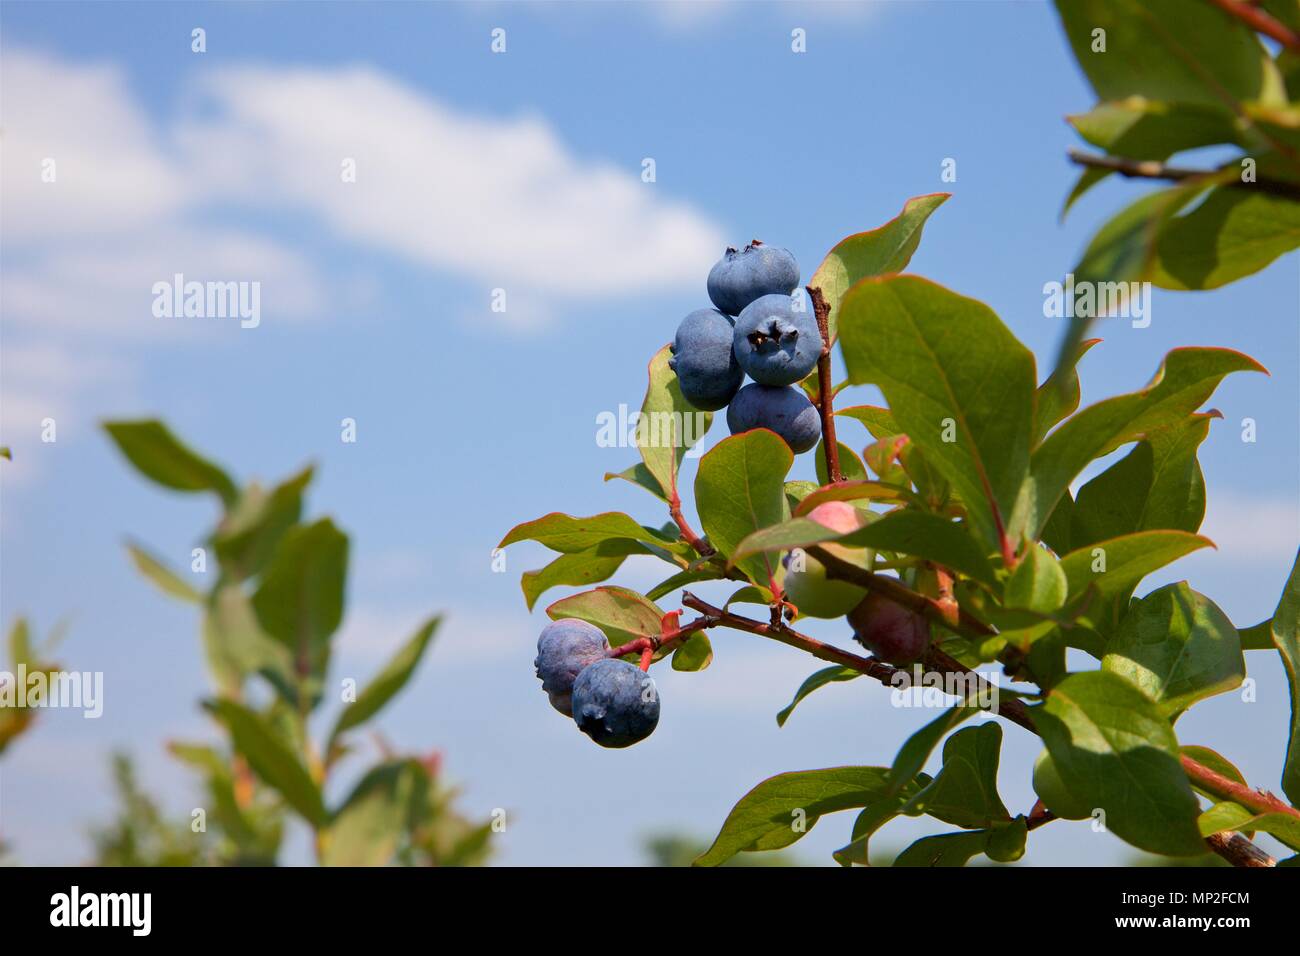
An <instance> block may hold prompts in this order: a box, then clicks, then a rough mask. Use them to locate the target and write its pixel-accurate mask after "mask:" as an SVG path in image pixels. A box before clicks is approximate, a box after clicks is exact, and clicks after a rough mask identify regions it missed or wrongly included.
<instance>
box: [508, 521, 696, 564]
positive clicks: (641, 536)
mask: <svg viewBox="0 0 1300 956" xmlns="http://www.w3.org/2000/svg"><path fill="white" fill-rule="evenodd" d="M517 541H536V542H538V543H539V544H543V545H545V546H546V547H548V548H550V549H551V550H552V551H559V552H560V553H561V554H579V553H581V552H583V551H590V550H591V549H592V548H595V547H597V546H598V545H601V544H603V543H605V542H606V541H639V542H642V543H648V544H654V545H658V546H660V547H662V546H664V545H666V544H671V543H672V541H671V539H668V538H665V537H664V536H663V535H661V534H659V533H658V532H657V531H652V530H651V529H649V528H645V527H642V526H641V525H639V524H637V523H636V522H635V521H633V520H632V519H631V518H629V517H628V516H627V515H625V514H623V513H622V512H619V511H606V512H604V513H603V514H598V515H592V516H591V517H590V518H575V517H573V516H572V515H566V514H560V512H558V511H553V512H551V513H550V514H548V515H543V516H542V517H540V518H537V519H536V520H534V521H525V522H524V523H523V524H519V525H515V527H513V528H511V529H510V532H509V533H508V534H507V535H506V536H505V537H504V538H502V539H501V543H500V544H499V545H497V547H499V548H504V547H506V546H507V545H511V544H514V543H515V542H517Z"/></svg>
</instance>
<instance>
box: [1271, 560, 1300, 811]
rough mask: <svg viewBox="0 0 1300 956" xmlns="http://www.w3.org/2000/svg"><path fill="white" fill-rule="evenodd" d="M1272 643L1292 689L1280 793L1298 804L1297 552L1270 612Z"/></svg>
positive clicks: (1299, 600) (1299, 586) (1299, 669)
mask: <svg viewBox="0 0 1300 956" xmlns="http://www.w3.org/2000/svg"><path fill="white" fill-rule="evenodd" d="M1273 643H1274V644H1276V645H1277V650H1278V653H1279V654H1281V655H1282V665H1283V666H1284V667H1285V668H1286V676H1287V680H1288V681H1289V683H1290V688H1291V734H1290V737H1288V739H1287V745H1286V761H1285V763H1284V764H1283V765H1282V792H1283V793H1285V794H1286V795H1287V799H1288V800H1290V801H1291V803H1292V804H1300V553H1298V554H1297V555H1296V561H1295V564H1293V565H1292V566H1291V576H1290V577H1288V578H1287V581H1286V587H1285V588H1283V589H1282V599H1281V600H1280V601H1279V602H1278V605H1277V611H1275V612H1274V614H1273Z"/></svg>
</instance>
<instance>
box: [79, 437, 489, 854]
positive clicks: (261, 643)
mask: <svg viewBox="0 0 1300 956" xmlns="http://www.w3.org/2000/svg"><path fill="white" fill-rule="evenodd" d="M105 429H106V431H107V433H108V435H109V436H110V437H111V439H112V440H113V442H114V443H115V444H116V445H117V447H118V449H120V450H121V452H122V454H123V455H124V456H125V457H126V458H127V460H128V461H129V462H130V463H131V464H132V465H133V466H134V467H135V468H136V470H137V471H139V472H140V473H141V474H142V475H144V476H145V477H146V478H149V479H151V480H152V481H153V482H155V483H156V484H158V485H161V486H163V487H164V488H168V489H170V490H172V491H178V492H187V493H206V494H210V495H211V496H212V497H213V498H215V499H216V501H217V502H218V503H219V504H220V507H221V509H222V514H221V518H220V520H219V521H218V522H217V525H216V527H215V528H214V529H212V531H211V532H210V533H208V534H207V535H206V536H205V537H204V540H203V545H202V546H201V547H200V548H196V549H195V552H194V561H195V562H196V563H197V564H196V565H195V566H192V567H191V569H190V570H191V571H202V572H203V574H204V575H205V577H207V578H210V579H211V580H212V581H213V583H212V586H211V587H210V588H209V589H208V590H207V591H200V590H198V589H196V588H195V587H194V586H193V585H192V584H191V583H190V580H187V578H189V579H191V580H193V579H195V577H196V575H185V574H182V573H180V572H178V571H176V570H174V569H172V568H171V567H169V566H168V565H167V563H166V562H165V561H164V560H163V559H162V558H160V557H158V556H157V555H156V554H154V553H152V552H151V551H149V550H148V549H146V548H145V547H144V546H142V545H140V544H137V543H130V544H129V545H128V551H129V553H130V557H131V560H132V561H133V562H134V564H135V566H136V567H137V568H138V569H139V571H140V573H141V574H143V575H144V576H145V577H146V578H148V579H149V580H150V581H151V582H152V583H153V584H154V585H156V586H157V587H158V588H159V590H161V591H162V592H163V593H165V594H167V595H169V596H170V597H173V598H176V599H178V600H180V601H184V602H186V603H188V604H191V605H193V606H194V607H195V608H196V609H197V610H198V611H199V612H200V614H201V615H202V626H201V634H202V640H203V649H204V652H205V656H206V660H207V665H208V670H209V672H210V674H211V679H212V685H213V689H212V696H211V697H210V698H208V699H207V700H205V701H203V708H204V710H205V711H206V712H207V713H208V715H209V716H210V717H211V718H212V720H213V721H214V723H215V724H216V726H217V727H218V728H220V730H221V731H222V735H223V737H224V740H223V741H222V743H220V744H215V745H214V744H210V743H205V742H198V741H172V742H171V743H170V744H169V749H170V751H171V753H172V754H173V755H174V756H175V757H176V758H177V759H179V760H181V761H183V762H184V763H185V764H187V765H189V766H190V767H192V768H193V769H194V771H195V772H196V773H197V774H198V775H199V776H200V777H201V779H202V783H203V788H204V790H205V791H206V795H207V799H206V800H205V802H204V804H203V806H202V807H201V808H200V809H202V810H203V811H204V812H203V817H202V819H203V823H204V827H203V829H204V831H205V832H207V833H208V834H209V835H210V836H211V838H212V839H211V840H210V842H211V843H212V844H213V845H212V846H211V847H210V848H207V849H206V850H205V851H204V853H205V855H204V856H203V857H202V859H204V860H208V859H209V858H210V859H211V862H215V863H221V864H243V865H248V864H271V863H274V862H276V860H277V858H278V854H279V851H280V846H281V842H282V837H283V833H284V827H285V823H286V818H287V817H289V816H290V815H292V817H294V818H295V819H296V820H297V821H299V822H300V823H302V824H305V825H306V826H307V827H308V828H310V830H311V831H312V832H313V834H314V840H313V845H314V849H315V854H316V858H317V860H318V862H320V863H322V864H325V865H351V866H374V865H382V864H386V863H400V864H408V865H444V866H454V865H469V864H477V863H480V862H483V861H484V860H485V859H486V857H487V855H488V851H489V840H490V837H491V834H492V822H491V821H486V822H478V821H472V820H469V819H467V818H465V817H464V816H462V815H461V814H460V813H459V812H458V811H457V810H456V809H455V807H454V801H455V797H456V792H455V790H454V789H453V788H451V787H450V786H448V785H447V784H446V783H445V782H444V780H443V778H442V775H441V774H440V772H439V771H440V763H441V759H440V755H439V754H438V753H436V752H435V753H432V754H426V755H410V754H401V753H395V752H393V751H392V748H391V747H390V746H389V745H388V744H387V743H386V742H385V741H384V740H383V738H382V737H379V738H378V739H379V744H380V750H381V751H382V752H381V754H380V759H379V760H378V762H376V763H374V764H373V765H371V766H370V767H369V768H368V769H366V770H364V771H363V772H361V773H360V774H359V775H357V776H356V779H355V781H354V782H353V784H352V786H351V788H350V789H348V790H344V791H341V792H340V793H341V795H340V797H339V798H338V799H337V800H336V801H331V800H330V799H329V796H330V792H331V790H335V789H337V786H338V785H337V784H335V780H336V778H337V777H338V776H339V774H338V771H339V768H340V767H342V766H344V764H345V763H346V762H347V760H348V758H349V757H351V756H352V755H354V754H355V753H357V752H358V750H360V749H361V745H360V741H359V736H358V735H359V733H360V732H361V731H362V730H363V729H366V728H367V727H368V725H369V724H370V722H371V721H372V720H373V719H374V718H375V717H376V716H377V715H378V714H379V713H380V712H381V711H382V710H383V709H384V708H385V707H386V706H387V705H388V703H389V702H390V701H392V700H393V698H394V697H395V696H396V695H397V694H398V693H399V692H400V691H401V690H402V688H403V687H404V686H405V685H406V683H407V682H408V681H409V680H410V678H411V676H412V675H413V674H414V673H415V670H416V668H417V667H418V666H419V664H420V661H421V659H422V658H423V656H424V654H425V651H426V650H427V649H428V647H429V645H430V643H431V642H432V640H433V637H434V634H435V632H436V631H437V629H438V624H439V618H438V617H437V616H434V617H430V618H429V619H428V620H427V621H425V622H424V623H423V624H422V625H421V626H420V627H419V628H418V629H417V630H416V632H415V633H414V634H413V635H411V637H410V638H409V639H408V640H407V641H406V642H405V643H404V644H403V645H402V646H401V648H399V650H398V651H397V653H396V654H395V655H394V656H393V657H392V659H391V660H390V661H389V662H388V664H387V665H386V666H385V667H384V668H383V669H382V670H381V671H380V672H379V673H378V674H375V675H374V676H372V677H371V678H370V680H369V681H368V682H367V683H365V684H364V685H362V686H358V685H357V682H356V681H354V680H351V679H344V680H343V681H341V682H340V683H339V684H338V685H337V686H338V687H340V688H341V691H327V688H329V687H331V686H336V685H332V684H331V682H330V681H329V679H328V671H329V665H330V657H331V652H332V648H333V641H334V637H335V634H336V632H337V630H338V627H339V625H340V623H341V622H342V620H343V609H344V595H345V591H346V583H347V566H348V538H347V535H346V534H344V532H343V531H341V530H340V529H339V528H338V527H337V526H336V525H335V524H334V522H333V521H332V520H330V519H329V518H318V519H316V520H314V521H308V520H306V519H304V517H303V498H304V495H305V492H306V490H307V487H308V485H309V484H310V482H311V479H312V474H313V469H312V468H311V467H310V466H309V467H307V468H304V469H303V470H302V471H300V472H298V473H297V474H295V475H292V476H291V477H289V478H287V479H285V480H284V481H282V482H280V483H278V484H276V485H275V486H273V487H271V488H264V487H263V486H262V485H260V484H259V483H257V482H250V483H248V484H247V485H244V486H242V487H241V486H239V485H237V484H236V483H235V481H234V480H233V479H232V478H231V477H230V476H229V474H228V473H227V472H226V470H225V469H223V468H221V467H220V466H218V465H216V464H214V463H213V462H211V461H209V460H208V459H206V458H204V457H203V456H201V455H199V454H197V453H196V452H194V451H193V450H191V449H190V448H188V447H186V446H185V445H184V444H182V443H181V442H180V441H179V440H178V439H177V438H176V437H175V436H174V435H173V434H172V433H171V432H170V431H169V430H168V429H167V427H166V426H165V425H164V424H162V423H161V422H159V421H154V420H145V421H117V422H109V423H107V424H106V425H105ZM209 559H210V560H211V561H212V562H213V564H214V567H213V568H211V569H208V568H207V567H206V563H207V561H208V560H209ZM198 579H199V580H203V579H204V578H198ZM336 699H337V700H339V701H341V703H342V704H343V707H342V709H341V710H340V711H339V712H338V713H337V715H336V716H335V717H334V719H333V720H332V723H331V726H330V730H329V732H328V734H327V735H325V736H324V738H323V740H322V741H321V742H319V743H318V742H317V741H315V740H314V739H313V737H312V735H311V733H310V723H311V721H312V718H313V716H314V715H315V714H316V713H317V712H318V710H319V709H320V708H321V706H322V704H324V703H326V702H327V701H332V700H336ZM115 776H116V778H117V780H118V788H119V791H121V792H122V793H123V794H124V795H125V796H126V797H127V798H129V799H127V801H126V802H127V803H128V804H131V803H133V802H134V803H139V802H140V795H139V792H138V790H137V789H136V788H135V786H134V782H133V780H132V779H131V777H130V773H129V768H125V767H124V765H123V764H122V762H121V761H120V760H119V761H118V762H117V765H116V769H115ZM145 811H148V812H145ZM156 817H157V810H156V808H153V807H152V805H151V804H144V805H143V810H139V811H132V810H131V807H130V806H129V805H128V806H127V807H124V820H125V822H124V823H122V824H120V825H119V826H117V827H115V828H106V829H105V830H103V831H102V832H101V833H100V834H99V836H98V838H97V843H98V844H99V846H100V858H101V860H106V861H110V862H112V861H122V860H124V859H125V860H133V861H136V862H138V861H139V854H140V851H139V848H138V847H136V846H135V843H136V842H138V841H135V840H132V839H130V837H131V836H132V835H133V834H135V833H137V832H138V831H140V829H141V828H142V827H143V828H144V829H145V830H147V831H148V832H150V833H156V832H162V833H164V834H165V833H166V832H167V830H166V827H162V826H152V827H149V826H145V824H146V823H147V822H148V821H149V820H151V819H155V818H156ZM155 842H157V843H161V844H163V846H164V848H165V850H166V852H165V853H164V852H163V850H159V852H158V854H155V857H153V858H151V859H154V860H158V859H161V858H164V857H165V856H166V855H167V854H168V853H171V852H173V848H174V846H175V844H176V843H177V842H179V841H177V840H175V839H170V838H169V839H168V840H165V841H164V840H161V839H160V840H155ZM183 845H184V848H185V851H186V852H195V851H194V850H193V847H192V846H191V845H190V843H189V842H188V841H186V842H185V843H184V844H183Z"/></svg>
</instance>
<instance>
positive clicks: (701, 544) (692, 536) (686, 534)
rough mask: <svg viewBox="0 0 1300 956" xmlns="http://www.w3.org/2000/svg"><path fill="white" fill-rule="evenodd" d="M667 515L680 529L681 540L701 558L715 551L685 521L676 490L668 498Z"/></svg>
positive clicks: (709, 555)
mask: <svg viewBox="0 0 1300 956" xmlns="http://www.w3.org/2000/svg"><path fill="white" fill-rule="evenodd" d="M668 516H669V517H670V518H672V519H673V523H674V524H676V525H677V529H678V530H679V531H681V533H682V540H683V541H685V542H686V543H687V544H689V545H690V546H691V547H692V548H694V549H695V553H696V554H698V555H699V556H700V557H702V558H708V557H711V556H713V555H714V554H716V553H717V552H716V551H714V549H713V546H712V545H710V544H709V543H708V542H707V541H705V540H704V539H703V538H701V537H700V536H699V535H698V534H696V533H695V529H693V528H692V527H691V526H690V524H689V523H688V522H687V520H686V516H685V515H683V514H682V499H681V496H680V495H678V494H677V492H676V491H674V492H673V496H672V497H671V498H669V499H668Z"/></svg>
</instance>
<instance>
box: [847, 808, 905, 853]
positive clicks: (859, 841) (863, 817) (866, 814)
mask: <svg viewBox="0 0 1300 956" xmlns="http://www.w3.org/2000/svg"><path fill="white" fill-rule="evenodd" d="M903 802H904V801H903V798H902V797H886V798H884V799H883V800H877V801H876V802H875V803H869V804H867V805H866V806H865V807H864V808H863V810H862V812H861V813H859V814H858V818H857V819H856V820H854V821H853V838H852V842H851V843H849V844H848V845H847V846H842V847H840V848H839V849H838V850H836V851H835V852H834V853H832V854H831V856H832V857H834V858H835V862H836V863H838V864H839V865H840V866H852V865H853V864H855V863H856V864H859V865H860V866H869V865H870V862H871V861H870V858H869V856H868V852H869V844H870V841H871V837H872V836H873V835H874V834H875V832H876V831H877V830H879V829H880V828H881V827H882V826H884V825H885V824H886V823H888V822H889V821H890V820H892V819H894V817H896V816H898V812H899V810H900V809H902V806H903Z"/></svg>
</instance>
